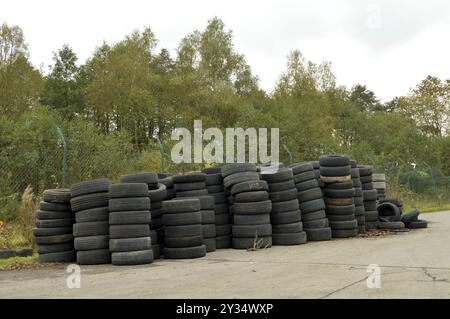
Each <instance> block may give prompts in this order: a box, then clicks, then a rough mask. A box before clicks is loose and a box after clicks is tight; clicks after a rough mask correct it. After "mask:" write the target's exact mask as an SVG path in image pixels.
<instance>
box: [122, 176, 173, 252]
mask: <svg viewBox="0 0 450 319" xmlns="http://www.w3.org/2000/svg"><path fill="white" fill-rule="evenodd" d="M119 181H120V183H144V184H146V185H147V187H148V197H149V199H150V215H151V222H150V223H149V224H150V231H151V239H152V250H153V258H154V259H158V258H159V257H160V255H161V249H162V248H163V244H162V243H163V241H164V229H163V222H162V210H161V203H162V201H164V200H166V197H167V188H166V185H165V184H164V183H160V182H159V177H158V174H157V173H153V172H142V173H137V174H131V175H123V176H121V177H120V179H119ZM172 186H173V183H172Z"/></svg>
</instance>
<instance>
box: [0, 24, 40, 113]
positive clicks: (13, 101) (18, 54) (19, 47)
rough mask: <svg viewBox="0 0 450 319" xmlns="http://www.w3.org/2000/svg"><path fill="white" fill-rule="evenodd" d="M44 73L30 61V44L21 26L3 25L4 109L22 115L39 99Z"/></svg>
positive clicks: (0, 88)
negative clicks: (27, 42) (27, 44)
mask: <svg viewBox="0 0 450 319" xmlns="http://www.w3.org/2000/svg"><path fill="white" fill-rule="evenodd" d="M42 86H43V81H42V76H41V74H40V72H39V71H37V70H36V69H35V68H34V67H33V66H32V65H31V64H30V62H29V61H28V48H27V46H26V44H25V40H24V36H23V32H22V30H21V29H20V28H19V27H18V26H11V27H9V26H8V25H7V24H6V23H3V24H2V25H1V26H0V112H1V113H2V114H8V115H10V116H12V117H18V116H20V114H22V113H23V112H24V111H26V110H27V109H28V108H29V107H31V105H32V104H33V103H34V102H36V101H37V100H38V98H39V96H40V94H41V91H42Z"/></svg>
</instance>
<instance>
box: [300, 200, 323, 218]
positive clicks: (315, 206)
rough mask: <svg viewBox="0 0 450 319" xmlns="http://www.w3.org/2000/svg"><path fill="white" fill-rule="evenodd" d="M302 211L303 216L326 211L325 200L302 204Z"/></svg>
mask: <svg viewBox="0 0 450 319" xmlns="http://www.w3.org/2000/svg"><path fill="white" fill-rule="evenodd" d="M299 206H300V210H301V212H302V214H307V213H310V212H316V211H320V210H324V209H325V202H324V201H323V199H315V200H311V201H308V202H304V203H300V205H299Z"/></svg>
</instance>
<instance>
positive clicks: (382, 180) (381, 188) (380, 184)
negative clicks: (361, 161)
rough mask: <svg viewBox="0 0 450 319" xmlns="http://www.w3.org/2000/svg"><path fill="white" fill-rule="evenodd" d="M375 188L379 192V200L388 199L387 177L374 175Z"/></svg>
mask: <svg viewBox="0 0 450 319" xmlns="http://www.w3.org/2000/svg"><path fill="white" fill-rule="evenodd" d="M372 178H373V188H375V189H376V190H377V195H378V196H377V199H378V200H383V199H385V198H386V175H385V174H372Z"/></svg>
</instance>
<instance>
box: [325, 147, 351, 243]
mask: <svg viewBox="0 0 450 319" xmlns="http://www.w3.org/2000/svg"><path fill="white" fill-rule="evenodd" d="M319 163H320V176H321V177H320V178H321V179H322V181H323V182H324V187H323V194H324V198H325V204H326V214H327V218H328V220H329V222H330V227H331V233H332V237H333V238H348V237H354V236H356V235H357V234H358V222H357V221H356V218H355V205H354V199H353V198H354V196H355V189H354V187H353V181H352V179H351V168H350V159H349V158H348V157H347V156H345V155H323V156H321V157H320V158H319Z"/></svg>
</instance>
